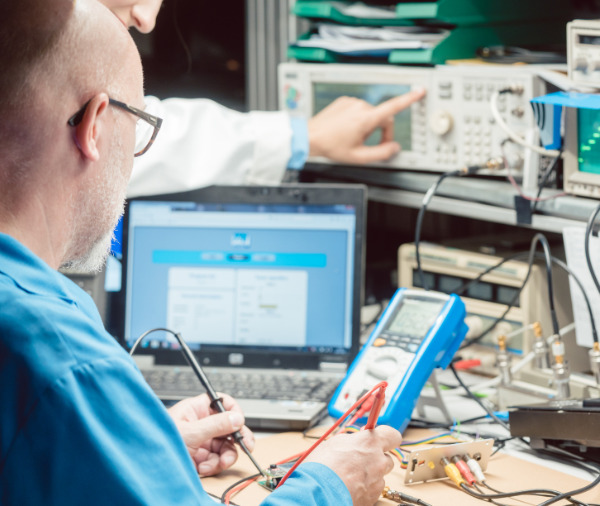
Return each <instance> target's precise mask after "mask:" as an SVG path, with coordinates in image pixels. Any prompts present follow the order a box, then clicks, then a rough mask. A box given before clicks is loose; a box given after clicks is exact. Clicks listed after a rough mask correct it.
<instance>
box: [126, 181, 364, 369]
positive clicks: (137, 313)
mask: <svg viewBox="0 0 600 506" xmlns="http://www.w3.org/2000/svg"><path fill="white" fill-rule="evenodd" d="M336 189H337V191H336ZM364 199H365V195H364V188H362V187H357V186H354V185H352V186H350V185H347V186H344V187H340V186H337V187H334V186H331V185H289V186H281V187H234V186H225V187H211V188H206V189H203V190H198V191H195V192H187V193H182V194H173V195H165V196H158V197H157V196H155V197H150V198H139V199H132V200H131V201H130V202H129V203H128V206H127V210H126V216H125V234H124V244H123V246H124V253H125V255H124V262H125V269H124V287H125V294H124V295H125V315H124V316H125V318H124V319H125V330H124V337H125V341H126V344H127V345H129V346H131V345H132V344H133V342H134V341H135V340H136V338H137V337H138V336H140V335H141V334H142V333H144V332H145V331H147V330H150V329H152V328H159V327H162V328H165V327H166V328H168V329H171V330H173V331H174V332H179V333H180V334H181V335H182V337H183V338H184V339H185V340H186V342H187V343H188V345H189V346H190V348H191V349H192V350H194V351H197V352H199V355H200V356H201V357H202V358H203V359H204V360H203V361H204V363H205V364H207V363H211V364H215V365H217V364H220V363H231V361H232V357H238V358H233V360H234V361H235V360H242V361H243V362H244V365H252V364H255V365H257V366H263V365H265V364H264V361H265V360H268V361H274V363H275V364H277V363H280V364H281V363H282V360H284V361H285V360H287V361H288V362H290V363H291V364H292V362H293V361H294V360H296V359H297V358H299V357H304V358H306V357H314V358H317V357H323V356H326V357H328V360H332V359H333V360H335V358H336V357H338V359H339V360H341V361H346V360H347V358H348V357H349V356H351V355H353V354H354V352H355V351H356V348H357V345H358V331H359V328H358V327H359V323H358V318H357V317H358V314H357V313H358V311H359V308H360V296H361V283H360V280H361V278H362V264H363V258H362V257H363V249H364V240H363V233H364V232H363V227H364V212H365V211H364ZM141 348H142V350H146V352H147V353H155V354H157V355H159V356H163V357H167V356H168V352H169V351H176V350H177V349H178V346H177V344H176V342H175V341H174V340H173V339H172V337H170V336H169V335H168V333H166V332H154V333H152V334H151V335H149V336H148V337H147V338H146V339H145V340H144V342H143V343H142V345H141ZM219 358H221V360H219ZM282 365H283V364H282ZM292 365H293V364H292Z"/></svg>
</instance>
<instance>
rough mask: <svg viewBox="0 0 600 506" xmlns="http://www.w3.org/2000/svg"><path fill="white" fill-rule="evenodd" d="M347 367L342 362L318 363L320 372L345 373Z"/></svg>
mask: <svg viewBox="0 0 600 506" xmlns="http://www.w3.org/2000/svg"><path fill="white" fill-rule="evenodd" d="M347 368H348V366H347V364H344V363H342V362H321V363H320V364H319V370H320V371H322V372H339V373H345V372H346V369H347Z"/></svg>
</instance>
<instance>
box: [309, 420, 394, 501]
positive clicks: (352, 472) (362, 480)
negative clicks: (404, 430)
mask: <svg viewBox="0 0 600 506" xmlns="http://www.w3.org/2000/svg"><path fill="white" fill-rule="evenodd" d="M401 443H402V436H401V435H400V433H399V432H398V431H397V430H396V429H393V428H392V427H388V426H387V425H380V426H379V427H376V428H375V429H372V430H361V431H359V432H356V433H354V434H338V435H337V436H334V437H332V438H331V439H329V440H327V441H325V442H324V443H322V444H321V445H319V446H318V447H317V448H316V449H315V451H313V452H312V453H311V454H310V455H309V456H308V457H307V459H306V462H319V463H321V464H324V465H326V466H327V467H329V468H331V469H332V470H333V471H334V472H335V473H336V474H337V475H338V476H339V477H340V478H341V479H342V481H343V482H344V484H345V485H346V487H347V488H348V491H349V492H350V495H351V496H352V504H361V505H370V504H375V503H376V502H377V498H378V497H379V496H380V495H381V492H382V491H383V488H384V487H385V482H384V480H383V477H384V475H386V474H387V473H389V472H390V471H391V470H392V469H393V468H394V461H393V460H392V457H390V456H389V455H386V454H385V453H384V452H387V451H390V450H393V449H394V448H396V447H398V446H400V444H401Z"/></svg>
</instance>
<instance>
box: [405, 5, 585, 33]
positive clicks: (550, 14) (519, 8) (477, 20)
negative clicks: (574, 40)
mask: <svg viewBox="0 0 600 506" xmlns="http://www.w3.org/2000/svg"><path fill="white" fill-rule="evenodd" d="M571 4H572V2H570V1H568V0H438V1H437V2H401V3H399V4H397V5H396V15H397V16H398V18H400V19H404V20H420V21H425V22H433V21H435V22H438V23H449V24H453V25H460V26H466V25H482V24H490V23H501V22H509V21H518V22H523V21H528V20H531V21H533V22H534V23H535V24H537V23H539V22H540V21H541V20H544V19H548V20H552V19H554V20H563V21H564V22H565V23H566V22H567V21H570V20H571V19H572V18H573V16H574V9H573V6H572V5H571ZM564 31H565V28H564V27H563V32H564ZM563 38H564V34H563Z"/></svg>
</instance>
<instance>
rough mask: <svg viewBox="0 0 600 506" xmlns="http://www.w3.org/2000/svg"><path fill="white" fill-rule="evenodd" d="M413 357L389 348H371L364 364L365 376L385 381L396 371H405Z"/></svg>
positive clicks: (400, 350)
mask: <svg viewBox="0 0 600 506" xmlns="http://www.w3.org/2000/svg"><path fill="white" fill-rule="evenodd" d="M413 357H414V355H413V354H412V353H407V352H405V351H404V350H402V349H400V348H395V347H391V346H385V347H383V348H371V349H369V353H368V358H367V362H366V370H367V374H369V376H373V377H374V378H377V379H378V380H382V381H383V380H387V379H388V378H390V377H393V376H394V375H395V374H396V373H397V372H398V371H400V370H406V368H407V367H408V366H409V365H410V362H411V361H412V359H413Z"/></svg>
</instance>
